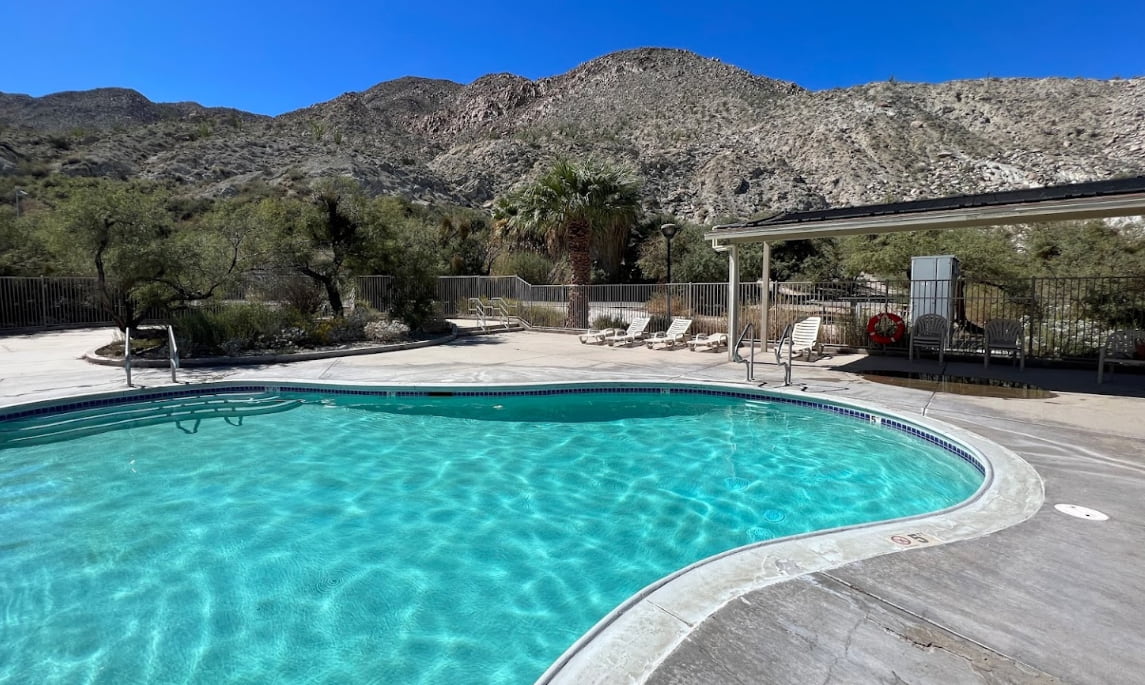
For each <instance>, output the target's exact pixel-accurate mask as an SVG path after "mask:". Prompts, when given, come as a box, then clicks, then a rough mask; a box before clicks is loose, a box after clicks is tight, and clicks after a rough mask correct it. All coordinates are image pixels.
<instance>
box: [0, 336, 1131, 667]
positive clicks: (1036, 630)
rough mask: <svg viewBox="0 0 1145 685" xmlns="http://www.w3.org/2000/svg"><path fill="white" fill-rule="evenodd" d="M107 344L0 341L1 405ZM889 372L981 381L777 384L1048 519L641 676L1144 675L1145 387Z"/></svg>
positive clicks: (210, 372) (730, 378)
mask: <svg viewBox="0 0 1145 685" xmlns="http://www.w3.org/2000/svg"><path fill="white" fill-rule="evenodd" d="M110 338H111V332H110V330H109V329H102V330H86V331H67V332H61V333H49V334H40V335H34V336H8V337H0V405H8V404H14V403H23V402H27V401H37V400H48V399H59V398H65V397H72V396H75V395H77V394H85V393H91V392H101V391H112V390H118V389H121V388H122V387H123V374H122V371H121V370H119V369H115V368H109V367H93V366H89V365H87V364H86V363H84V362H82V361H80V360H78V359H77V357H78V355H79V354H80V353H81V352H82V351H83V350H85V349H91V348H93V347H95V346H97V345H98V344H101V343H104V342H107V341H109V340H110ZM758 356H759V355H757V357H758ZM764 360H765V362H766V356H764ZM895 367H897V368H902V369H921V370H926V371H933V370H941V369H945V370H948V371H950V372H952V373H957V374H959V375H970V374H976V375H982V373H983V372H982V371H981V362H980V361H979V362H978V363H977V364H973V363H964V364H959V363H957V362H947V364H946V365H945V366H940V365H939V364H938V363H937V361H936V360H933V359H924V360H921V361H917V362H915V363H914V364H913V365H912V364H910V363H908V362H907V360H905V359H897V358H893V357H887V358H882V357H874V356H872V357H864V356H860V355H852V356H847V357H835V358H827V359H824V360H819V361H816V362H814V363H810V364H805V363H797V364H796V368H795V380H796V383H797V385H796V386H795V387H793V388H790V389H789V390H788V391H789V392H803V391H804V390H806V391H807V392H813V393H815V394H816V395H821V396H824V397H827V398H837V399H840V400H842V401H844V402H854V401H869V402H872V403H874V404H876V405H878V406H879V407H880V408H884V409H888V410H890V411H892V412H893V413H904V414H906V415H908V416H910V417H911V418H912V420H919V417H933V418H936V419H939V420H942V421H943V422H946V423H949V424H951V425H954V426H956V427H958V428H961V429H966V430H972V431H973V432H975V433H978V434H980V435H983V436H985V437H986V438H988V439H990V440H993V441H995V442H997V443H999V444H1001V445H1003V446H1004V447H1006V448H1007V449H1010V450H1012V451H1014V452H1016V453H1017V454H1018V455H1019V456H1020V457H1021V458H1022V459H1023V460H1025V461H1026V462H1028V463H1029V464H1031V465H1032V466H1033V467H1034V469H1035V470H1036V471H1037V472H1038V474H1039V475H1040V477H1041V478H1042V480H1043V482H1044V487H1045V493H1046V500H1045V504H1044V505H1043V506H1042V507H1041V509H1039V510H1038V511H1037V512H1036V514H1035V515H1034V516H1033V517H1032V518H1030V519H1027V520H1026V521H1025V522H1023V523H1020V524H1017V525H1014V526H1011V527H1009V528H1005V529H1003V530H999V531H996V532H993V533H989V534H987V535H983V536H980V537H977V538H973V539H970V540H963V541H960V542H955V543H950V544H943V545H928V546H923V547H922V548H920V549H915V550H913V551H911V553H910V554H884V555H880V556H876V557H873V558H869V559H866V560H863V561H857V562H851V563H846V564H842V565H840V566H837V567H835V568H832V569H830V570H826V571H813V572H808V573H804V574H802V575H797V576H791V577H788V578H785V579H781V580H780V581H779V582H775V583H773V584H771V585H768V586H766V587H763V588H761V589H759V590H755V591H752V592H749V593H747V594H745V595H742V596H740V597H737V598H735V599H733V600H732V601H730V602H728V603H726V604H725V605H724V606H723V607H722V608H720V609H719V610H718V611H716V612H715V613H714V614H712V615H710V616H708V617H707V618H706V619H705V620H702V621H700V622H698V623H692V622H690V621H687V622H685V623H686V624H687V626H688V632H687V634H686V635H685V636H684V637H683V638H682V639H681V640H680V641H679V643H678V644H677V645H676V647H675V648H674V649H672V651H671V652H670V653H669V654H668V655H667V656H666V657H665V658H664V659H663V660H662V661H661V662H660V663H658V664H655V665H652V666H650V667H649V670H648V671H645V672H643V673H641V674H640V675H638V676H637V677H636V679H635V681H636V682H646V683H711V682H729V683H751V682H764V681H766V682H773V683H803V682H811V681H831V680H834V681H836V682H838V681H841V680H849V681H852V682H892V681H894V679H895V678H899V679H901V680H905V681H908V682H944V683H945V682H1059V681H1061V680H1065V681H1069V682H1082V683H1086V682H1093V683H1099V682H1100V683H1107V682H1110V683H1113V682H1134V681H1135V680H1136V679H1137V676H1138V675H1139V674H1140V673H1145V650H1139V649H1132V648H1127V647H1130V646H1131V644H1132V643H1133V642H1135V639H1134V638H1132V637H1131V636H1139V635H1141V634H1145V612H1142V611H1141V604H1140V601H1139V598H1140V597H1141V596H1143V595H1145V566H1143V565H1142V564H1140V553H1139V549H1140V545H1139V544H1137V543H1136V542H1133V541H1135V540H1137V541H1139V540H1140V536H1141V530H1145V511H1143V508H1142V507H1141V506H1140V502H1141V501H1142V500H1145V456H1143V455H1142V451H1143V450H1142V448H1141V444H1142V441H1143V440H1145V421H1142V420H1141V419H1142V418H1143V417H1145V377H1142V376H1136V375H1133V374H1128V373H1126V374H1121V373H1119V374H1117V375H1116V376H1115V377H1114V378H1113V379H1107V381H1106V383H1104V384H1102V385H1100V386H1099V385H1097V384H1096V373H1095V371H1094V370H1085V371H1070V370H1055V369H1039V368H1036V367H1033V368H1031V367H1027V369H1026V371H1025V372H1024V373H1019V372H1018V370H1017V369H1012V368H1009V367H1007V366H1005V365H997V367H996V366H995V365H991V367H990V369H989V371H988V373H989V374H990V375H992V376H996V377H1009V378H1011V379H1020V380H1023V381H1027V382H1030V383H1033V384H1037V385H1041V386H1043V387H1046V388H1047V389H1049V390H1052V391H1054V392H1055V393H1057V396H1056V397H1054V398H1051V399H1046V400H1031V399H1021V400H1014V399H1009V400H1008V399H1000V398H979V397H961V396H953V395H947V394H944V393H935V392H929V391H923V390H917V389H904V388H897V387H894V386H885V385H879V384H875V383H871V382H868V381H865V380H863V379H862V378H861V377H860V376H858V375H856V374H858V373H860V372H861V371H862V370H863V369H864V368H895ZM743 373H744V369H743V367H742V366H740V365H736V364H731V363H729V362H728V361H727V358H726V355H723V354H711V353H693V352H690V351H688V350H682V351H671V352H660V351H651V350H645V349H643V348H632V349H612V348H594V347H590V346H582V345H580V344H579V343H578V342H577V341H576V338H575V337H572V336H562V335H554V334H545V333H535V332H521V333H511V334H498V335H492V336H485V337H482V338H468V339H467V338H462V339H459V340H457V341H455V342H453V343H450V344H448V345H444V346H439V347H435V348H427V349H422V350H407V351H402V352H396V353H386V354H382V355H373V356H363V357H356V358H353V359H334V360H322V361H312V362H300V363H296V364H291V365H289V366H288V367H279V366H267V367H262V368H249V367H248V368H242V369H238V368H216V369H197V370H188V371H187V372H185V373H183V372H181V374H180V379H181V383H180V384H181V385H182V384H186V383H188V382H189V383H195V382H197V381H200V380H213V379H238V378H239V377H244V378H251V379H252V380H253V379H257V380H258V381H259V382H266V381H267V380H270V379H282V380H285V379H286V378H302V379H306V380H313V381H320V380H335V381H339V380H340V381H343V382H368V383H409V384H430V383H443V382H444V383H470V382H472V383H521V382H532V381H553V380H569V381H576V380H636V379H637V378H640V379H646V380H656V381H671V380H684V381H699V382H717V383H735V384H739V385H741V386H743V385H746V384H744V383H742V380H741V379H742V378H743ZM756 376H757V378H758V379H759V381H758V383H764V384H765V385H766V386H767V387H770V388H774V387H776V386H778V385H780V379H781V378H782V372H781V370H780V369H778V368H777V367H775V366H774V365H769V364H766V363H765V364H763V365H761V366H760V367H759V369H758V370H757V374H756ZM136 380H137V382H138V383H140V384H143V385H147V386H149V387H157V386H162V385H169V384H170V381H169V376H168V372H167V371H165V370H162V369H156V370H145V369H137V370H136ZM1060 502H1069V503H1074V504H1080V505H1086V506H1092V507H1095V508H1098V509H1100V510H1102V511H1104V512H1105V513H1107V514H1110V520H1109V521H1106V522H1102V523H1095V522H1090V521H1080V520H1077V519H1072V518H1069V517H1067V516H1064V515H1063V514H1059V513H1057V512H1056V511H1055V510H1054V509H1053V505H1054V504H1055V503H1060ZM944 542H945V540H944ZM1127 542H1128V544H1127ZM1127 638H1128V642H1127ZM589 681H590V682H591V680H589ZM596 682H611V681H609V680H607V679H603V678H602V679H597V680H596Z"/></svg>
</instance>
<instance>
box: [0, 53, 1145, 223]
mask: <svg viewBox="0 0 1145 685" xmlns="http://www.w3.org/2000/svg"><path fill="white" fill-rule="evenodd" d="M0 125H2V126H3V129H2V133H0V174H4V173H7V174H12V173H39V174H43V173H52V172H59V173H64V174H73V175H97V174H98V175H111V176H119V177H141V178H152V179H173V180H176V181H179V182H182V183H185V184H187V185H188V187H189V188H190V189H192V190H193V191H195V192H202V193H210V194H221V193H227V192H230V191H231V189H233V188H234V187H236V186H238V185H241V184H242V183H244V182H248V181H252V180H265V181H268V182H271V183H277V184H283V185H290V184H293V183H297V182H299V181H301V180H304V179H306V178H308V177H319V176H325V175H331V174H339V175H350V176H353V177H355V178H357V179H359V180H361V181H362V182H364V183H365V184H367V185H368V186H369V187H370V188H371V189H373V190H374V191H375V192H379V193H401V194H405V195H407V196H410V197H413V198H417V199H421V200H425V201H429V202H438V201H440V202H452V203H458V204H465V205H473V206H480V205H482V204H484V203H487V202H489V201H490V200H491V199H492V198H493V197H495V196H496V195H497V194H498V193H501V192H504V191H505V190H507V189H509V188H511V187H513V186H514V185H516V184H519V183H521V182H522V181H524V180H527V179H529V178H530V177H532V176H533V175H535V174H536V173H537V172H538V171H539V170H540V169H541V168H542V167H544V165H545V164H546V163H547V162H548V161H549V160H551V159H552V158H553V157H554V156H561V155H563V156H571V157H577V158H579V157H586V156H594V157H596V158H601V159H606V160H610V161H614V162H616V163H619V164H622V165H624V166H626V167H627V168H629V169H630V170H631V171H632V173H633V174H634V175H635V176H636V177H637V178H638V179H639V180H640V181H641V183H642V185H643V192H644V196H645V201H646V204H647V207H648V208H649V209H651V210H654V211H663V212H666V213H671V214H675V215H678V216H680V217H683V218H687V219H691V220H694V221H700V222H712V221H716V220H719V219H723V218H747V217H751V216H753V215H757V214H759V213H761V212H764V211H769V210H793V209H810V208H816V207H823V206H839V205H847V204H856V203H866V202H881V201H888V200H899V199H910V198H916V197H934V196H942V195H950V194H956V193H968V192H984V191H990V190H1001V189H1015V188H1022V187H1031V186H1040V185H1050V184H1056V183H1068V182H1074V181H1084V180H1099V179H1108V178H1112V177H1116V176H1121V175H1140V174H1145V79H1143V78H1134V79H1116V80H1111V81H1095V80H1085V79H997V78H989V79H980V80H972V81H954V82H949V83H941V84H919V83H898V82H882V83H873V84H869V85H864V86H857V87H854V88H846V89H838V90H830V91H821V92H811V91H807V90H805V89H803V88H800V87H799V86H797V85H795V84H791V83H785V82H781V81H776V80H773V79H769V78H765V77H761V76H757V75H754V74H751V73H749V72H746V71H744V70H742V69H738V68H736V67H733V66H731V65H728V64H724V63H722V62H720V61H718V60H713V59H706V58H703V57H700V56H698V55H695V54H692V53H689V52H685V51H680V50H666V49H639V50H629V51H624V52H618V53H614V54H611V55H606V56H604V57H601V58H599V59H595V60H593V61H591V62H588V63H586V64H583V65H581V66H580V67H577V68H576V69H573V70H572V71H570V72H568V73H567V74H562V75H560V76H555V77H552V78H546V79H540V80H536V81H531V80H528V79H525V78H521V77H518V76H514V75H511V74H493V75H489V76H485V77H482V78H480V79H478V80H476V81H474V82H473V83H471V84H469V85H461V84H457V83H453V82H450V81H442V80H432V79H423V78H402V79H398V80H395V81H388V82H385V83H380V84H378V85H376V86H374V87H373V88H370V89H369V90H367V91H364V92H361V93H346V94H344V95H342V96H340V97H338V98H335V99H333V100H331V101H329V102H324V103H320V104H316V105H313V106H311V107H308V108H305V109H302V110H298V111H295V112H289V113H287V114H283V115H281V116H278V117H261V116H257V115H252V114H247V113H244V112H239V111H237V110H229V109H219V108H204V107H201V106H199V105H196V104H193V103H179V104H156V103H152V102H150V101H149V100H147V99H146V98H144V97H143V96H142V95H140V94H139V93H136V92H134V91H130V90H122V89H113V88H106V89H99V90H94V91H87V92H82V93H58V94H55V95H49V96H45V97H42V98H32V97H28V96H24V95H8V94H0Z"/></svg>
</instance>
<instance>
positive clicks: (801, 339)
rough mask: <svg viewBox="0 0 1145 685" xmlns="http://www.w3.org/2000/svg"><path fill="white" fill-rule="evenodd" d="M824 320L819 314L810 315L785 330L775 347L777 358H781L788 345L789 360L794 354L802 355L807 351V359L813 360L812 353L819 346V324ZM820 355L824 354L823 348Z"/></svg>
mask: <svg viewBox="0 0 1145 685" xmlns="http://www.w3.org/2000/svg"><path fill="white" fill-rule="evenodd" d="M822 321H823V320H822V319H821V318H819V317H818V316H809V317H807V318H806V319H803V320H802V321H800V322H798V323H796V324H795V325H793V326H791V329H790V332H785V333H784V335H783V337H782V338H780V339H779V344H778V345H777V346H776V348H775V355H776V357H775V358H776V359H780V358H781V357H782V356H783V352H784V348H785V347H786V352H787V358H788V359H789V360H790V359H791V358H792V357H794V356H802V355H803V353H804V352H806V353H807V361H811V355H812V354H814V353H815V351H816V350H815V348H816V347H818V346H819V342H818V341H819V326H820V324H821V323H822ZM819 356H820V357H822V356H823V352H822V350H819Z"/></svg>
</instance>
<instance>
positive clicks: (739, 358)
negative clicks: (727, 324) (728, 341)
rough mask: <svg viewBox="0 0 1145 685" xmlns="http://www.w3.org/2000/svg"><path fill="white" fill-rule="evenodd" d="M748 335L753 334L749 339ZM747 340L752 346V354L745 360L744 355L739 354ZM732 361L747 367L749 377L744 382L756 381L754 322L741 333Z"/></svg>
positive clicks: (733, 351) (733, 350)
mask: <svg viewBox="0 0 1145 685" xmlns="http://www.w3.org/2000/svg"><path fill="white" fill-rule="evenodd" d="M748 333H751V337H750V338H748V337H747V335H748ZM745 338H746V339H747V340H748V343H749V344H750V345H751V354H750V355H749V358H748V359H744V358H743V355H741V354H740V353H739V347H740V345H742V344H743V341H744V339H745ZM732 361H734V362H738V363H740V364H744V365H746V367H747V377H746V378H745V379H744V380H746V381H754V380H755V323H754V322H752V323H749V324H748V325H746V326H744V327H743V330H742V331H740V334H739V338H738V339H737V340H736V344H735V347H733V348H732Z"/></svg>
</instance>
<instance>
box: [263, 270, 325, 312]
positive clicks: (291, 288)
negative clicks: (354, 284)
mask: <svg viewBox="0 0 1145 685" xmlns="http://www.w3.org/2000/svg"><path fill="white" fill-rule="evenodd" d="M259 291H260V295H261V296H262V298H263V299H265V300H267V301H269V302H278V303H280V304H281V305H283V306H285V307H287V308H290V309H295V310H297V311H300V312H302V313H304V314H314V313H316V312H318V310H319V309H321V308H322V305H323V304H324V303H325V302H326V293H325V292H324V291H323V290H322V288H321V287H319V286H318V285H317V284H316V283H315V282H314V281H313V280H311V279H309V278H306V277H305V276H301V275H299V274H275V275H273V276H270V277H268V278H267V279H266V280H265V281H264V282H262V283H261V284H260V287H259Z"/></svg>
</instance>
